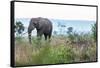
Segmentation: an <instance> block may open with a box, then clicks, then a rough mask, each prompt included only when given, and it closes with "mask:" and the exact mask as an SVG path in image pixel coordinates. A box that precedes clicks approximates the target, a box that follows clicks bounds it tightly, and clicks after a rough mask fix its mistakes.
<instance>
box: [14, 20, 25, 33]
mask: <svg viewBox="0 0 100 68" xmlns="http://www.w3.org/2000/svg"><path fill="white" fill-rule="evenodd" d="M24 29H25V27H24V25H23V24H22V22H20V21H18V22H16V23H15V32H16V33H17V35H20V34H22V32H23V31H24Z"/></svg>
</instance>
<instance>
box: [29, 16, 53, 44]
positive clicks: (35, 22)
mask: <svg viewBox="0 0 100 68" xmlns="http://www.w3.org/2000/svg"><path fill="white" fill-rule="evenodd" d="M35 28H36V30H37V37H39V38H40V39H41V36H42V35H44V37H45V40H47V38H48V39H50V38H51V35H52V28H53V27H52V23H51V21H50V20H49V19H47V18H42V17H38V18H32V19H31V20H30V24H29V26H28V37H29V42H30V44H31V32H32V30H34V29H35Z"/></svg>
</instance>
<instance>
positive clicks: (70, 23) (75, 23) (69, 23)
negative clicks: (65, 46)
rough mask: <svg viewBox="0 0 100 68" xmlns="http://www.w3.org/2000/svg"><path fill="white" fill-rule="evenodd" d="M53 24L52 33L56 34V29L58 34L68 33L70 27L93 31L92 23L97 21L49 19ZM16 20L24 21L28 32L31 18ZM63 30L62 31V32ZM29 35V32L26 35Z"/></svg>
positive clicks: (84, 31)
mask: <svg viewBox="0 0 100 68" xmlns="http://www.w3.org/2000/svg"><path fill="white" fill-rule="evenodd" d="M49 20H50V21H51V22H52V24H53V32H52V34H54V31H57V32H58V34H66V32H67V31H68V29H67V28H68V27H73V31H76V32H78V33H81V32H83V33H88V32H91V25H93V24H94V23H96V22H95V21H88V20H62V19H49ZM15 21H17V22H18V21H20V22H22V23H23V25H24V26H25V31H24V32H23V33H25V32H27V28H28V25H29V21H30V18H16V20H15ZM59 24H60V25H64V26H65V27H60V26H59ZM60 30H61V32H60ZM32 35H34V36H35V35H36V29H35V30H33V31H32ZM25 36H27V34H26V35H25Z"/></svg>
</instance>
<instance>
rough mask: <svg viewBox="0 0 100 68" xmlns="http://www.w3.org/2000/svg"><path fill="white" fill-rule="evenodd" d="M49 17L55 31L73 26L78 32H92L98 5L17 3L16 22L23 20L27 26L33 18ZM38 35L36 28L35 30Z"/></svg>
mask: <svg viewBox="0 0 100 68" xmlns="http://www.w3.org/2000/svg"><path fill="white" fill-rule="evenodd" d="M36 17H43V18H48V19H49V20H50V21H51V22H52V24H53V32H54V31H58V32H60V30H62V33H63V34H65V33H64V31H67V28H68V27H73V31H76V32H85V33H87V32H90V31H91V24H94V23H95V22H96V7H88V6H73V5H55V4H40V3H22V2H16V3H15V22H16V21H21V22H22V23H23V24H24V26H25V27H26V29H25V31H27V27H28V25H29V21H30V19H31V18H36ZM58 23H59V24H61V25H65V26H66V27H65V28H60V27H58ZM32 34H33V35H36V30H33V32H32Z"/></svg>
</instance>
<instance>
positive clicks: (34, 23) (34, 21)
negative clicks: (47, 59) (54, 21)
mask: <svg viewBox="0 0 100 68" xmlns="http://www.w3.org/2000/svg"><path fill="white" fill-rule="evenodd" d="M38 26H39V18H32V19H31V20H30V24H29V26H28V38H29V42H30V43H31V32H32V30H34V29H35V28H38Z"/></svg>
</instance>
